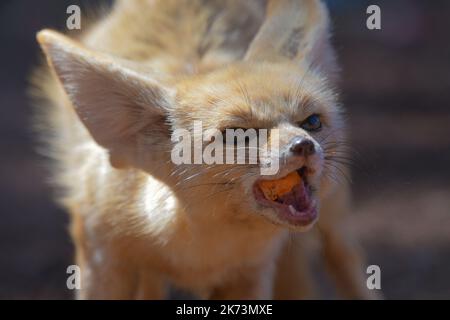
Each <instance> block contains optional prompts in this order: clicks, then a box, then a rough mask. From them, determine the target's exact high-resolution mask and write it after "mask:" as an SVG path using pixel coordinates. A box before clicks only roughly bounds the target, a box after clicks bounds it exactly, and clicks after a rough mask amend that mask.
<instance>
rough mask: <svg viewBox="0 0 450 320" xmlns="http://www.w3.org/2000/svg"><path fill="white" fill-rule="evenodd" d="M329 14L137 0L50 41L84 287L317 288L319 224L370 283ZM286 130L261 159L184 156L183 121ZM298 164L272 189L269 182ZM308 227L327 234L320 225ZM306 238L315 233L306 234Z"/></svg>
mask: <svg viewBox="0 0 450 320" xmlns="http://www.w3.org/2000/svg"><path fill="white" fill-rule="evenodd" d="M328 29H329V28H328V13H327V10H326V8H325V6H324V5H323V4H322V3H320V2H319V1H314V0H279V1H276V0H274V1H268V2H267V3H265V1H259V0H255V1H247V0H246V1H233V0H228V1H223V0H217V1H215V0H210V1H205V0H189V1H188V0H160V1H158V0H153V1H152V0H133V1H131V0H126V1H125V0H124V1H118V2H116V3H115V5H114V7H113V8H112V10H111V12H110V13H109V14H108V15H107V16H105V17H104V18H103V19H101V20H100V21H98V22H97V23H96V24H94V25H93V26H91V27H90V28H89V30H86V31H84V32H83V33H82V34H81V36H80V37H79V38H78V39H77V40H71V39H69V38H68V37H66V36H64V35H61V34H59V33H57V32H55V31H51V30H44V31H41V32H39V34H38V36H37V38H38V41H39V43H40V45H41V47H42V49H43V51H44V52H45V55H46V57H47V60H48V63H49V65H50V70H51V72H45V71H41V72H40V73H39V74H38V77H37V78H36V79H38V80H36V82H38V86H39V88H40V90H41V93H42V96H43V97H45V98H46V100H47V102H49V103H47V104H46V106H45V107H41V109H40V111H39V112H41V113H44V114H45V118H46V119H47V121H46V123H45V124H46V126H47V127H48V128H50V130H51V131H50V133H49V134H48V135H47V137H48V140H49V142H50V143H49V144H50V152H51V155H52V156H53V157H54V158H55V159H56V165H55V170H54V173H55V175H54V177H55V180H56V183H57V186H58V187H59V189H62V190H63V194H62V196H61V201H62V203H63V204H64V206H65V207H66V208H67V209H68V211H69V212H70V214H71V217H72V226H71V232H72V237H73V240H74V243H75V246H76V263H77V264H78V265H79V266H80V268H81V272H82V280H81V285H82V288H81V290H80V291H79V296H78V298H81V299H161V298H164V297H165V296H166V293H167V292H166V290H167V288H168V286H174V287H177V288H180V289H183V290H188V291H189V292H192V293H193V294H195V295H197V296H198V297H201V298H211V299H265V298H289V299H295V298H302V297H310V293H311V291H310V289H312V288H311V287H312V285H313V284H312V280H311V276H310V275H309V273H308V268H307V261H306V257H304V255H305V254H306V252H307V248H305V246H306V245H305V244H306V243H307V242H304V241H303V240H305V241H306V240H307V239H303V238H305V235H304V234H299V233H295V235H294V232H295V231H306V230H308V229H311V227H312V226H313V225H314V224H315V222H316V220H317V218H318V213H319V208H320V216H321V218H320V221H319V222H318V223H317V225H316V227H315V228H314V230H315V231H314V232H315V233H317V234H320V239H321V244H322V249H323V252H324V257H325V258H326V261H327V262H328V266H329V270H330V272H331V273H332V274H333V275H334V278H335V280H336V283H337V284H338V288H339V289H341V290H342V292H343V293H344V294H346V296H347V297H354V298H365V297H369V296H370V294H369V292H368V291H367V289H366V285H365V283H366V281H365V279H364V277H363V269H362V261H361V259H360V256H359V254H358V253H357V250H356V249H355V248H354V247H353V246H352V245H350V242H349V241H348V237H347V234H346V232H345V231H344V229H343V227H344V226H343V221H344V220H343V219H344V215H345V213H346V212H347V211H348V198H349V191H348V186H347V185H346V184H345V180H343V179H340V178H339V177H340V176H339V175H340V171H343V170H345V168H344V167H343V166H342V165H341V163H340V162H341V161H339V159H342V157H344V156H345V149H344V147H345V143H344V140H345V133H344V124H343V120H342V117H341V108H340V106H339V103H338V102H337V100H336V95H335V92H334V91H333V89H332V85H333V81H334V79H335V70H336V66H335V59H334V55H333V51H332V48H331V46H330V43H329V31H328ZM195 121H201V123H202V126H203V128H204V129H218V130H220V131H223V130H225V129H228V128H244V129H248V128H258V129H261V128H265V129H278V130H279V131H278V132H279V134H278V136H279V141H278V147H277V148H276V147H275V144H274V146H273V148H272V150H271V153H270V155H269V156H268V157H269V158H268V159H271V160H274V159H273V157H276V158H277V159H275V160H279V170H278V171H277V173H276V174H275V175H272V176H263V175H261V172H260V169H261V168H260V167H261V166H263V165H265V164H264V163H263V162H262V161H258V163H257V164H235V165H232V164H214V165H207V164H180V165H176V164H174V162H173V161H172V159H171V150H172V148H173V146H174V144H175V141H174V139H171V136H172V133H173V132H174V131H176V130H177V129H186V130H189V132H192V130H193V123H194V122H195ZM291 173H295V174H296V175H298V177H297V180H296V181H297V182H295V186H293V187H292V188H291V189H290V191H289V192H288V194H287V195H284V196H283V197H281V196H280V198H278V199H275V200H274V199H268V198H267V197H266V196H265V194H264V193H263V192H262V190H261V188H260V185H259V182H261V181H262V180H269V181H271V182H270V183H274V184H276V183H281V182H279V181H280V180H279V179H281V178H283V177H285V176H287V175H288V174H291ZM308 234H310V235H313V234H314V233H313V231H311V232H309V233H308ZM300 237H303V238H302V239H301V238H300Z"/></svg>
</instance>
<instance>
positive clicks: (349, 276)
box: [318, 188, 380, 299]
mask: <svg viewBox="0 0 450 320" xmlns="http://www.w3.org/2000/svg"><path fill="white" fill-rule="evenodd" d="M348 194H349V193H348V190H346V188H340V189H339V190H338V191H337V192H336V193H335V194H334V195H332V196H331V198H330V199H328V201H327V202H326V203H325V204H324V206H323V208H322V209H321V217H320V219H319V222H318V229H319V233H320V236H321V243H322V251H323V256H324V259H325V261H326V264H327V267H328V268H327V269H328V272H329V273H330V274H331V275H332V277H333V278H334V280H335V282H336V286H337V289H338V291H339V292H340V293H341V294H342V295H344V296H345V297H346V298H350V299H376V298H380V296H379V295H378V293H377V292H375V291H373V290H369V289H368V288H367V285H366V277H365V273H364V270H365V267H364V266H365V261H364V258H363V254H362V252H361V250H360V248H359V246H358V245H357V244H356V243H355V242H354V241H353V239H351V235H350V232H347V231H346V229H345V225H346V221H345V220H344V219H348V213H349V210H350V209H349V207H350V206H349V200H348ZM347 221H348V220H347Z"/></svg>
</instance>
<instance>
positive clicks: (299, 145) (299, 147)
mask: <svg viewBox="0 0 450 320" xmlns="http://www.w3.org/2000/svg"><path fill="white" fill-rule="evenodd" d="M290 150H291V152H292V153H294V154H295V155H297V156H310V155H313V154H314V153H315V152H316V148H315V147H314V142H312V141H311V140H309V139H305V138H302V137H295V138H294V139H292V140H291V148H290Z"/></svg>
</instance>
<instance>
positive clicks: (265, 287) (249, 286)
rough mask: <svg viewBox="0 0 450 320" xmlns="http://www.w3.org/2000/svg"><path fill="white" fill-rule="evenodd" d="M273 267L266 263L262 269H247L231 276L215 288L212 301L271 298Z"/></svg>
mask: <svg viewBox="0 0 450 320" xmlns="http://www.w3.org/2000/svg"><path fill="white" fill-rule="evenodd" d="M273 271H274V265H273V264H271V263H270V262H267V264H266V266H264V267H259V268H256V267H248V268H243V269H241V270H239V271H238V272H236V273H234V274H233V275H231V278H229V279H227V280H226V281H225V282H224V283H223V284H222V285H221V286H218V287H216V288H215V289H214V290H213V291H212V294H211V295H210V299H213V300H261V299H271V298H272V283H273V281H272V280H273V274H274V272H273Z"/></svg>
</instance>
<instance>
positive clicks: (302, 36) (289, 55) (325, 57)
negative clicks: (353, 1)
mask: <svg viewBox="0 0 450 320" xmlns="http://www.w3.org/2000/svg"><path fill="white" fill-rule="evenodd" d="M329 38H330V31H329V15H328V10H327V8H326V6H325V5H324V4H323V3H322V2H321V1H320V0H269V1H268V3H267V7H266V17H265V20H264V22H263V24H262V25H261V27H260V29H259V31H258V33H257V34H256V36H255V38H254V39H253V41H252V42H251V43H250V46H249V48H248V50H247V53H246V55H245V60H249V61H258V60H259V61H261V60H265V61H271V62H274V61H279V60H283V59H284V60H286V59H288V60H293V61H298V62H305V63H306V64H308V65H309V64H310V65H313V66H315V67H320V68H323V69H326V71H328V70H329V71H333V70H331V69H334V53H333V51H332V47H331V45H330V39H329Z"/></svg>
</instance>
